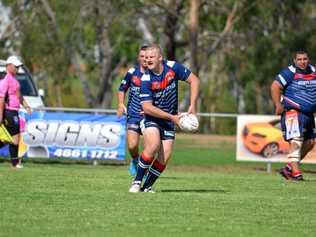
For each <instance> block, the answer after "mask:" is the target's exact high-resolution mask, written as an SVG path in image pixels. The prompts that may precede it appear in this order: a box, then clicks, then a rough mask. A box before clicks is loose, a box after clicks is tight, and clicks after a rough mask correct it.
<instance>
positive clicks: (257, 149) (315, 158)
mask: <svg viewBox="0 0 316 237" xmlns="http://www.w3.org/2000/svg"><path fill="white" fill-rule="evenodd" d="M236 140H237V144H236V145H237V148H236V153H237V154H236V158H237V160H238V161H262V162H287V158H286V156H287V154H288V152H289V148H290V145H289V143H288V142H286V141H285V140H284V139H283V135H282V131H281V124H280V116H272V115H271V116H270V115H239V116H238V118H237V139H236ZM302 163H316V147H315V148H314V149H313V150H312V151H310V152H309V153H308V154H307V156H306V157H305V158H304V160H303V162H302Z"/></svg>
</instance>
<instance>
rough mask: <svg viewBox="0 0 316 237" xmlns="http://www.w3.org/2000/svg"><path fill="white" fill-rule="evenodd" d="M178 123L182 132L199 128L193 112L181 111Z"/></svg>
mask: <svg viewBox="0 0 316 237" xmlns="http://www.w3.org/2000/svg"><path fill="white" fill-rule="evenodd" d="M179 125H180V129H181V130H182V131H184V132H195V131H197V130H198V128H199V120H198V119H197V117H196V115H194V114H188V113H181V114H180V120H179Z"/></svg>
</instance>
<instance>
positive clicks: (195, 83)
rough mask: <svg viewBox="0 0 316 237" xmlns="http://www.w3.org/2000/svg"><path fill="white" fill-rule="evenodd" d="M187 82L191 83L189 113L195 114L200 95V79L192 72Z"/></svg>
mask: <svg viewBox="0 0 316 237" xmlns="http://www.w3.org/2000/svg"><path fill="white" fill-rule="evenodd" d="M186 82H187V83H189V84H190V106H189V108H188V113H193V114H195V113H196V111H197V109H196V107H197V99H198V95H199V87H200V80H199V78H198V77H197V76H196V75H195V74H194V73H192V72H191V74H190V76H189V77H188V79H187V80H186Z"/></svg>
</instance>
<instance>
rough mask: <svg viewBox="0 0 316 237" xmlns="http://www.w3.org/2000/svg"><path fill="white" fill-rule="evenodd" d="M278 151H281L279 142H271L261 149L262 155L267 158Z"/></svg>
mask: <svg viewBox="0 0 316 237" xmlns="http://www.w3.org/2000/svg"><path fill="white" fill-rule="evenodd" d="M278 153H279V146H278V144H277V143H270V144H268V145H266V146H265V147H264V148H263V149H262V151H261V154H262V156H263V157H266V158H270V157H272V156H275V155H277V154H278Z"/></svg>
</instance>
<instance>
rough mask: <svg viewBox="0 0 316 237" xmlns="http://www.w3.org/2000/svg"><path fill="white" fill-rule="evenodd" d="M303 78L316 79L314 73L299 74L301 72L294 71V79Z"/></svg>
mask: <svg viewBox="0 0 316 237" xmlns="http://www.w3.org/2000/svg"><path fill="white" fill-rule="evenodd" d="M298 79H303V80H307V81H309V80H313V79H316V73H314V72H313V73H309V74H301V73H295V74H294V80H298Z"/></svg>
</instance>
